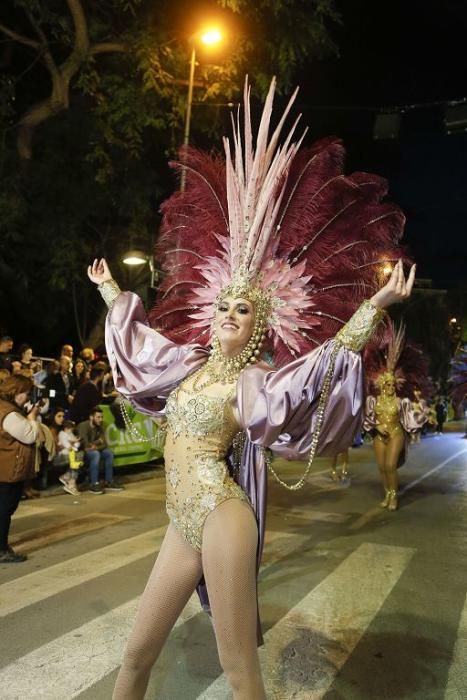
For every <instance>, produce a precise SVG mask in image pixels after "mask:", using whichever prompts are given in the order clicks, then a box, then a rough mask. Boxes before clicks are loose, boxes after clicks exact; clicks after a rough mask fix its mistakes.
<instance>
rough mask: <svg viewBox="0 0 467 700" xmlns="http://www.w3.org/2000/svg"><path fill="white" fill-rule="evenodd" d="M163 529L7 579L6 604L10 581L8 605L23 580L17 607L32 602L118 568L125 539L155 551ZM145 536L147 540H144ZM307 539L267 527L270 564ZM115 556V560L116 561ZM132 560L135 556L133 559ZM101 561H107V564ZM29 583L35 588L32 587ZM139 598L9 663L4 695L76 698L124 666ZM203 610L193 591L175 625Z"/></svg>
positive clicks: (1, 673)
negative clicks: (271, 530) (50, 579)
mask: <svg viewBox="0 0 467 700" xmlns="http://www.w3.org/2000/svg"><path fill="white" fill-rule="evenodd" d="M164 531H165V527H164V528H159V529H157V530H151V531H150V532H147V533H145V535H138V537H136V538H129V539H128V540H126V541H125V540H124V541H123V542H119V543H117V544H115V545H109V546H108V547H103V548H102V549H100V550H97V551H96V552H94V553H92V554H84V555H82V556H80V557H75V559H73V560H69V561H68V562H63V564H57V565H55V566H52V567H49V568H47V569H44V570H43V571H42V572H37V573H35V574H28V575H26V576H23V577H22V578H21V579H16V581H12V582H11V584H4V585H3V586H2V587H0V596H1V599H2V609H3V607H4V605H3V592H4V591H5V590H7V587H10V586H11V587H10V588H9V608H10V611H13V609H15V608H14V606H15V596H14V591H15V589H14V586H15V585H16V586H17V585H18V584H19V583H20V582H23V583H22V588H21V594H19V593H18V590H19V589H18V588H16V593H17V595H18V598H20V599H21V602H20V603H18V606H17V607H16V610H18V609H20V608H22V607H24V605H23V596H27V595H29V601H30V602H31V601H32V597H34V602H37V601H41V600H43V599H44V598H46V597H48V596H49V595H52V592H58V591H59V590H60V591H61V590H65V588H68V587H70V586H72V585H76V584H77V577H80V578H79V583H82V582H84V581H87V580H90V579H92V578H95V577H96V576H100V575H101V574H102V573H106V572H108V571H111V570H113V569H114V568H117V566H120V565H121V564H120V562H121V556H123V555H121V551H120V550H123V549H124V548H125V546H124V545H125V542H130V543H132V547H134V546H135V545H134V542H135V540H137V539H138V538H139V543H138V544H137V547H138V549H139V554H138V556H135V557H134V559H136V558H140V557H141V556H143V555H142V554H141V552H142V551H143V547H145V546H147V547H150V549H151V552H152V551H154V549H155V542H156V538H157V537H161V536H162V535H163V532H164ZM145 537H146V538H147V542H145V540H144V538H145ZM307 539H308V538H307V537H304V536H301V535H292V534H290V533H284V532H274V533H270V532H268V533H267V535H266V549H267V550H268V554H267V558H268V559H269V558H270V557H271V555H272V561H271V564H270V565H274V564H275V563H276V561H277V557H278V556H282V555H283V554H284V553H285V552H289V553H290V552H292V551H293V550H294V549H296V548H297V547H301V546H302V545H303V543H304V542H305V541H306V540H307ZM117 548H118V549H117ZM135 554H136V553H135ZM268 555H269V556H268ZM94 558H95V559H94ZM134 559H133V560H134ZM112 561H113V562H114V565H112ZM129 561H130V559H128V562H129ZM102 565H104V567H105V570H104V569H103V567H102ZM268 568H269V567H268V565H266V566H264V567H262V575H265V573H266V572H267V569H268ZM50 572H52V573H53V575H52V576H51V578H52V581H51V582H50V584H48V583H47V578H48V576H49V575H50ZM68 573H69V575H68ZM53 581H55V584H54V583H53ZM42 586H48V588H47V590H44V588H42ZM30 587H31V588H34V589H35V590H33V591H30V590H29V589H30ZM137 604H138V598H135V599H134V600H131V601H129V602H128V603H125V604H123V605H121V606H119V607H118V608H115V609H114V610H111V611H110V612H108V613H105V614H104V615H102V616H100V617H97V618H95V619H94V620H92V621H91V622H88V623H86V624H84V625H82V626H81V627H79V628H77V629H73V630H71V631H70V632H68V633H67V634H64V635H62V636H61V637H58V638H57V639H55V640H53V641H52V642H50V643H48V644H45V645H43V646H41V647H39V648H38V649H35V650H34V651H33V652H31V653H30V654H27V655H25V656H23V657H21V658H20V659H17V660H16V661H15V662H13V663H11V664H9V665H8V666H5V667H4V668H3V669H1V670H0V689H2V692H1V694H0V698H1V700H23V699H24V698H28V700H29V699H31V700H32V699H33V698H34V700H36V698H46V699H47V700H62V699H64V698H67V700H68V698H74V697H76V696H77V695H79V694H80V693H82V692H83V691H84V690H86V689H87V688H89V687H91V686H93V685H94V684H95V683H97V682H98V681H100V680H101V679H102V678H104V676H106V675H107V674H109V673H111V672H112V671H114V670H115V669H116V668H117V667H118V666H119V664H120V662H121V658H122V654H123V649H124V646H125V642H126V639H127V637H128V634H129V632H130V629H131V626H132V624H133V620H134V617H135V614H136V607H137ZM5 607H6V606H5ZM198 613H199V614H202V615H205V614H206V613H204V612H202V611H201V607H200V603H199V600H198V597H197V595H193V596H192V597H191V598H190V601H189V602H188V605H187V606H186V607H185V610H184V611H183V613H182V615H181V617H180V618H179V620H178V621H177V625H176V626H179V625H181V624H183V623H184V622H186V621H187V620H189V619H190V618H191V617H193V616H194V615H196V614H198ZM77 663H78V664H79V668H80V669H81V667H85V669H86V670H85V673H81V670H80V673H79V674H76V673H74V671H75V669H76V668H77V666H76V664H77ZM3 688H10V690H8V691H7V693H6V694H4V693H3Z"/></svg>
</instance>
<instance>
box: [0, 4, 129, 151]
mask: <svg viewBox="0 0 467 700" xmlns="http://www.w3.org/2000/svg"><path fill="white" fill-rule="evenodd" d="M66 3H67V5H68V10H69V12H70V15H71V17H72V20H73V26H74V30H75V36H74V43H73V48H72V50H71V53H70V55H69V56H68V58H66V59H65V61H64V62H63V63H62V64H61V65H60V66H58V65H57V64H56V63H55V60H54V57H53V55H52V53H51V51H50V48H49V41H48V38H47V36H46V35H45V33H44V31H43V30H42V28H41V26H40V25H39V24H38V23H37V21H36V20H35V18H34V17H33V16H32V15H31V14H30V13H27V16H28V19H29V21H30V23H31V25H32V27H33V29H34V31H35V33H36V34H37V36H38V37H39V39H40V41H35V40H33V39H30V38H28V37H25V36H23V35H21V34H18V33H17V32H15V31H13V30H12V29H9V28H8V27H5V26H4V25H2V24H0V32H1V33H3V34H4V35H6V36H7V37H9V38H10V39H12V40H13V41H17V42H19V43H22V44H25V45H27V46H31V47H33V48H35V49H37V50H39V51H40V58H41V60H42V62H43V63H44V65H45V66H46V68H47V70H48V72H49V74H50V78H51V82H52V89H51V92H50V95H49V96H48V97H47V98H45V99H44V100H40V101H39V102H36V103H35V104H33V105H32V106H31V107H30V108H29V109H28V110H27V111H26V112H25V113H24V114H23V115H22V117H21V119H20V120H19V124H18V138H17V149H18V154H19V157H20V159H21V160H22V161H23V162H27V161H29V160H30V159H31V158H32V140H33V136H34V132H35V130H36V129H37V127H38V126H39V125H40V124H42V123H43V122H44V121H47V119H49V118H50V117H53V116H54V115H55V114H58V113H59V112H62V111H64V110H66V109H68V106H69V100H70V97H69V92H70V82H71V80H72V79H73V77H74V76H75V75H76V74H77V73H78V72H79V71H80V70H81V68H82V67H83V65H84V64H85V63H86V61H87V60H88V59H89V58H90V57H92V56H97V55H99V54H104V53H124V52H126V51H128V50H129V46H128V45H127V44H125V43H124V42H118V41H107V42H100V43H97V44H95V45H94V46H91V45H90V42H89V33H88V25H87V20H86V15H85V13H84V9H83V4H82V0H66Z"/></svg>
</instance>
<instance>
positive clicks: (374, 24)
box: [300, 0, 467, 287]
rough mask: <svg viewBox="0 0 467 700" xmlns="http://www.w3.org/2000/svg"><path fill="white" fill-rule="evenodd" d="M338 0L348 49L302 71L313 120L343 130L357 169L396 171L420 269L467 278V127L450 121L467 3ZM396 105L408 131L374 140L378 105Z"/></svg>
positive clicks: (455, 279)
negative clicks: (458, 128) (453, 127)
mask: <svg viewBox="0 0 467 700" xmlns="http://www.w3.org/2000/svg"><path fill="white" fill-rule="evenodd" d="M337 6H338V7H339V9H340V11H341V13H342V15H343V25H342V27H339V28H336V29H335V31H334V35H335V37H336V39H337V43H338V45H339V47H340V58H339V59H332V60H328V61H325V62H321V63H317V62H315V63H313V64H312V65H311V66H310V67H308V68H307V69H306V70H304V71H303V72H302V74H301V78H300V84H301V91H300V107H301V109H302V110H303V112H304V120H305V121H306V123H308V124H309V125H310V127H311V133H312V136H313V137H319V136H321V135H325V134H330V133H335V134H337V135H339V136H341V137H343V138H344V140H345V143H346V146H347V149H348V168H349V169H352V170H370V171H373V172H377V173H379V174H382V175H384V176H386V177H388V178H389V180H390V190H391V195H392V196H393V198H394V199H395V200H396V201H397V202H398V203H399V204H400V205H401V206H402V208H403V209H404V211H405V213H406V215H407V226H406V235H405V242H406V243H407V244H408V245H409V247H410V249H411V251H412V253H413V255H414V257H415V258H416V260H417V263H418V271H417V274H418V276H420V277H431V278H432V279H433V282H434V284H435V285H437V286H441V287H455V286H459V284H462V283H464V284H467V270H466V262H467V232H466V222H467V133H457V134H452V135H447V134H446V132H445V128H444V115H445V108H446V104H447V103H448V102H449V101H452V100H458V99H462V98H464V97H466V98H467V58H466V46H465V37H466V36H467V3H465V2H461V1H460V0H455V1H451V0H450V2H441V1H440V0H436V1H434V2H430V1H428V2H420V1H419V0H417V1H411V2H407V1H405V2H403V1H401V0H397V1H395V2H391V3H386V2H378V3H374V2H368V1H366V2H365V1H364V0H351V1H350V0H341V1H338V2H337ZM413 105H415V107H412V106H413ZM417 105H418V106H417ZM392 106H395V107H404V106H405V107H406V109H405V111H404V113H403V115H402V121H401V129H400V132H399V138H398V139H396V140H390V141H375V140H373V137H372V132H373V124H374V119H375V115H376V112H377V110H378V109H380V108H389V107H392ZM466 127H467V124H466Z"/></svg>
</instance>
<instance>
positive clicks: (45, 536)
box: [0, 433, 467, 700]
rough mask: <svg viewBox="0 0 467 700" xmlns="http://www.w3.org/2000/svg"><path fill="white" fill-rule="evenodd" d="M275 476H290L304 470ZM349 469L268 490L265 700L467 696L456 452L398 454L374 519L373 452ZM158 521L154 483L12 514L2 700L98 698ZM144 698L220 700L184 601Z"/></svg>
mask: <svg viewBox="0 0 467 700" xmlns="http://www.w3.org/2000/svg"><path fill="white" fill-rule="evenodd" d="M277 468H278V470H279V471H280V472H281V473H282V474H286V475H287V476H288V477H290V478H292V477H293V476H294V475H298V474H299V473H300V470H301V469H303V465H301V464H299V463H289V464H285V463H282V462H281V463H279V464H277ZM350 470H351V474H352V478H351V481H350V483H348V482H346V483H344V484H340V483H338V484H336V483H334V482H332V481H331V480H330V478H329V466H328V462H327V461H326V460H317V462H316V464H315V466H314V469H313V473H312V475H311V477H310V483H309V484H308V485H307V486H306V487H305V488H304V489H303V490H301V491H300V492H298V493H290V492H288V491H285V490H284V489H282V488H281V487H280V486H279V485H276V484H275V483H273V482H272V481H271V482H270V493H269V510H268V529H267V539H266V547H265V552H264V558H263V566H262V570H261V573H260V583H259V595H260V607H261V617H262V620H263V627H264V632H265V641H266V644H265V646H264V647H263V648H262V649H261V652H260V654H261V661H262V666H263V669H264V675H265V678H266V683H267V689H268V698H271V699H272V698H274V700H286V699H287V700H288V699H289V698H294V699H295V700H317V699H318V698H325V699H326V700H341V699H342V700H344V699H345V700H360V699H362V698H371V700H380V699H388V700H393V699H394V700H396V699H397V700H401V699H402V698H416V699H417V700H418V699H419V700H431V699H433V700H434V699H435V698H436V699H443V700H444V699H446V700H463V699H465V698H467V599H466V595H467V557H466V551H467V440H463V439H462V437H461V434H460V433H450V434H446V435H443V436H441V437H429V438H425V439H423V440H422V442H421V443H420V444H418V445H415V446H413V447H412V448H411V451H410V454H409V460H408V462H407V464H406V465H405V466H404V467H403V468H402V469H401V470H400V479H401V487H402V496H401V506H400V509H399V511H397V512H396V513H388V512H387V511H385V510H382V509H380V508H379V507H378V502H379V500H380V498H381V487H380V484H379V481H378V475H377V470H376V467H375V465H374V459H373V453H372V448H371V446H366V445H365V446H363V447H361V448H358V449H353V450H351V454H350ZM166 524H167V519H166V515H165V512H164V478H163V474H162V472H161V470H157V471H155V472H153V473H152V475H151V478H149V479H146V480H144V481H138V482H132V483H131V484H128V486H127V489H126V490H125V491H124V492H122V493H112V494H111V493H108V494H105V495H103V496H95V495H91V494H89V493H83V494H82V495H81V496H80V497H79V498H74V497H72V496H69V495H60V496H56V497H53V498H52V497H51V498H41V499H39V500H36V501H27V502H24V503H22V504H21V506H20V508H19V510H18V513H17V515H16V516H15V518H14V521H13V525H12V543H13V545H14V546H15V547H17V549H18V550H20V551H24V552H27V553H28V554H29V559H28V561H27V562H25V563H23V564H18V565H3V566H1V565H0V698H1V700H20V699H21V700H35V699H36V698H46V699H47V700H69V699H71V698H80V699H81V700H104V699H107V698H111V694H112V688H113V684H114V681H115V677H116V672H117V668H118V665H119V661H120V658H121V654H122V649H123V646H124V643H125V639H126V637H127V635H128V631H129V629H130V626H131V622H132V619H133V617H134V614H135V609H136V605H137V600H138V596H139V595H140V593H141V591H142V589H143V587H144V584H145V581H146V578H147V576H148V574H149V571H150V569H151V566H152V563H153V561H154V557H155V554H156V552H157V550H158V548H159V545H160V542H161V539H162V537H163V533H164V530H165V527H166ZM146 697H147V698H148V699H150V700H152V699H155V698H157V700H201V699H203V700H224V699H227V698H230V697H231V694H230V692H229V690H228V687H227V685H226V682H225V679H224V677H223V676H222V673H221V669H220V667H219V664H218V661H217V655H216V650H215V643H214V636H213V632H212V627H211V623H210V621H209V618H208V616H207V615H206V614H205V613H203V612H202V611H200V608H199V605H198V602H197V600H196V598H195V597H193V598H192V599H191V600H190V602H189V604H188V605H187V608H186V609H185V611H184V613H183V615H182V617H181V618H180V620H179V622H178V623H177V626H176V628H175V629H174V631H173V632H172V635H171V637H170V639H169V641H168V643H167V645H166V648H165V650H164V652H163V654H162V656H161V658H160V660H159V662H158V664H157V666H156V667H155V669H154V671H153V674H152V677H151V683H150V688H149V691H148V694H147V696H146ZM251 700H254V699H251Z"/></svg>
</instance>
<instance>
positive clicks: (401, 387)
mask: <svg viewBox="0 0 467 700" xmlns="http://www.w3.org/2000/svg"><path fill="white" fill-rule="evenodd" d="M363 364H364V367H365V372H366V378H367V390H368V392H369V393H374V391H375V388H376V387H381V385H382V383H384V380H385V379H386V378H388V379H389V378H391V379H392V380H393V381H394V383H395V386H396V390H397V393H398V395H399V396H401V397H406V398H409V399H411V400H414V398H415V394H414V391H415V390H416V389H419V390H420V392H421V394H422V396H423V398H424V399H429V398H431V397H432V396H433V393H434V387H433V382H432V380H431V378H430V376H429V368H428V361H427V359H426V357H425V355H424V354H423V351H422V349H421V348H420V346H419V345H417V344H415V343H412V342H406V340H405V326H404V324H403V323H401V324H399V326H398V327H396V326H395V325H394V323H393V322H392V321H388V322H387V324H386V328H385V332H384V335H383V337H382V338H381V340H379V341H376V342H370V343H369V344H368V345H367V347H366V348H365V350H364V353H363Z"/></svg>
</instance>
